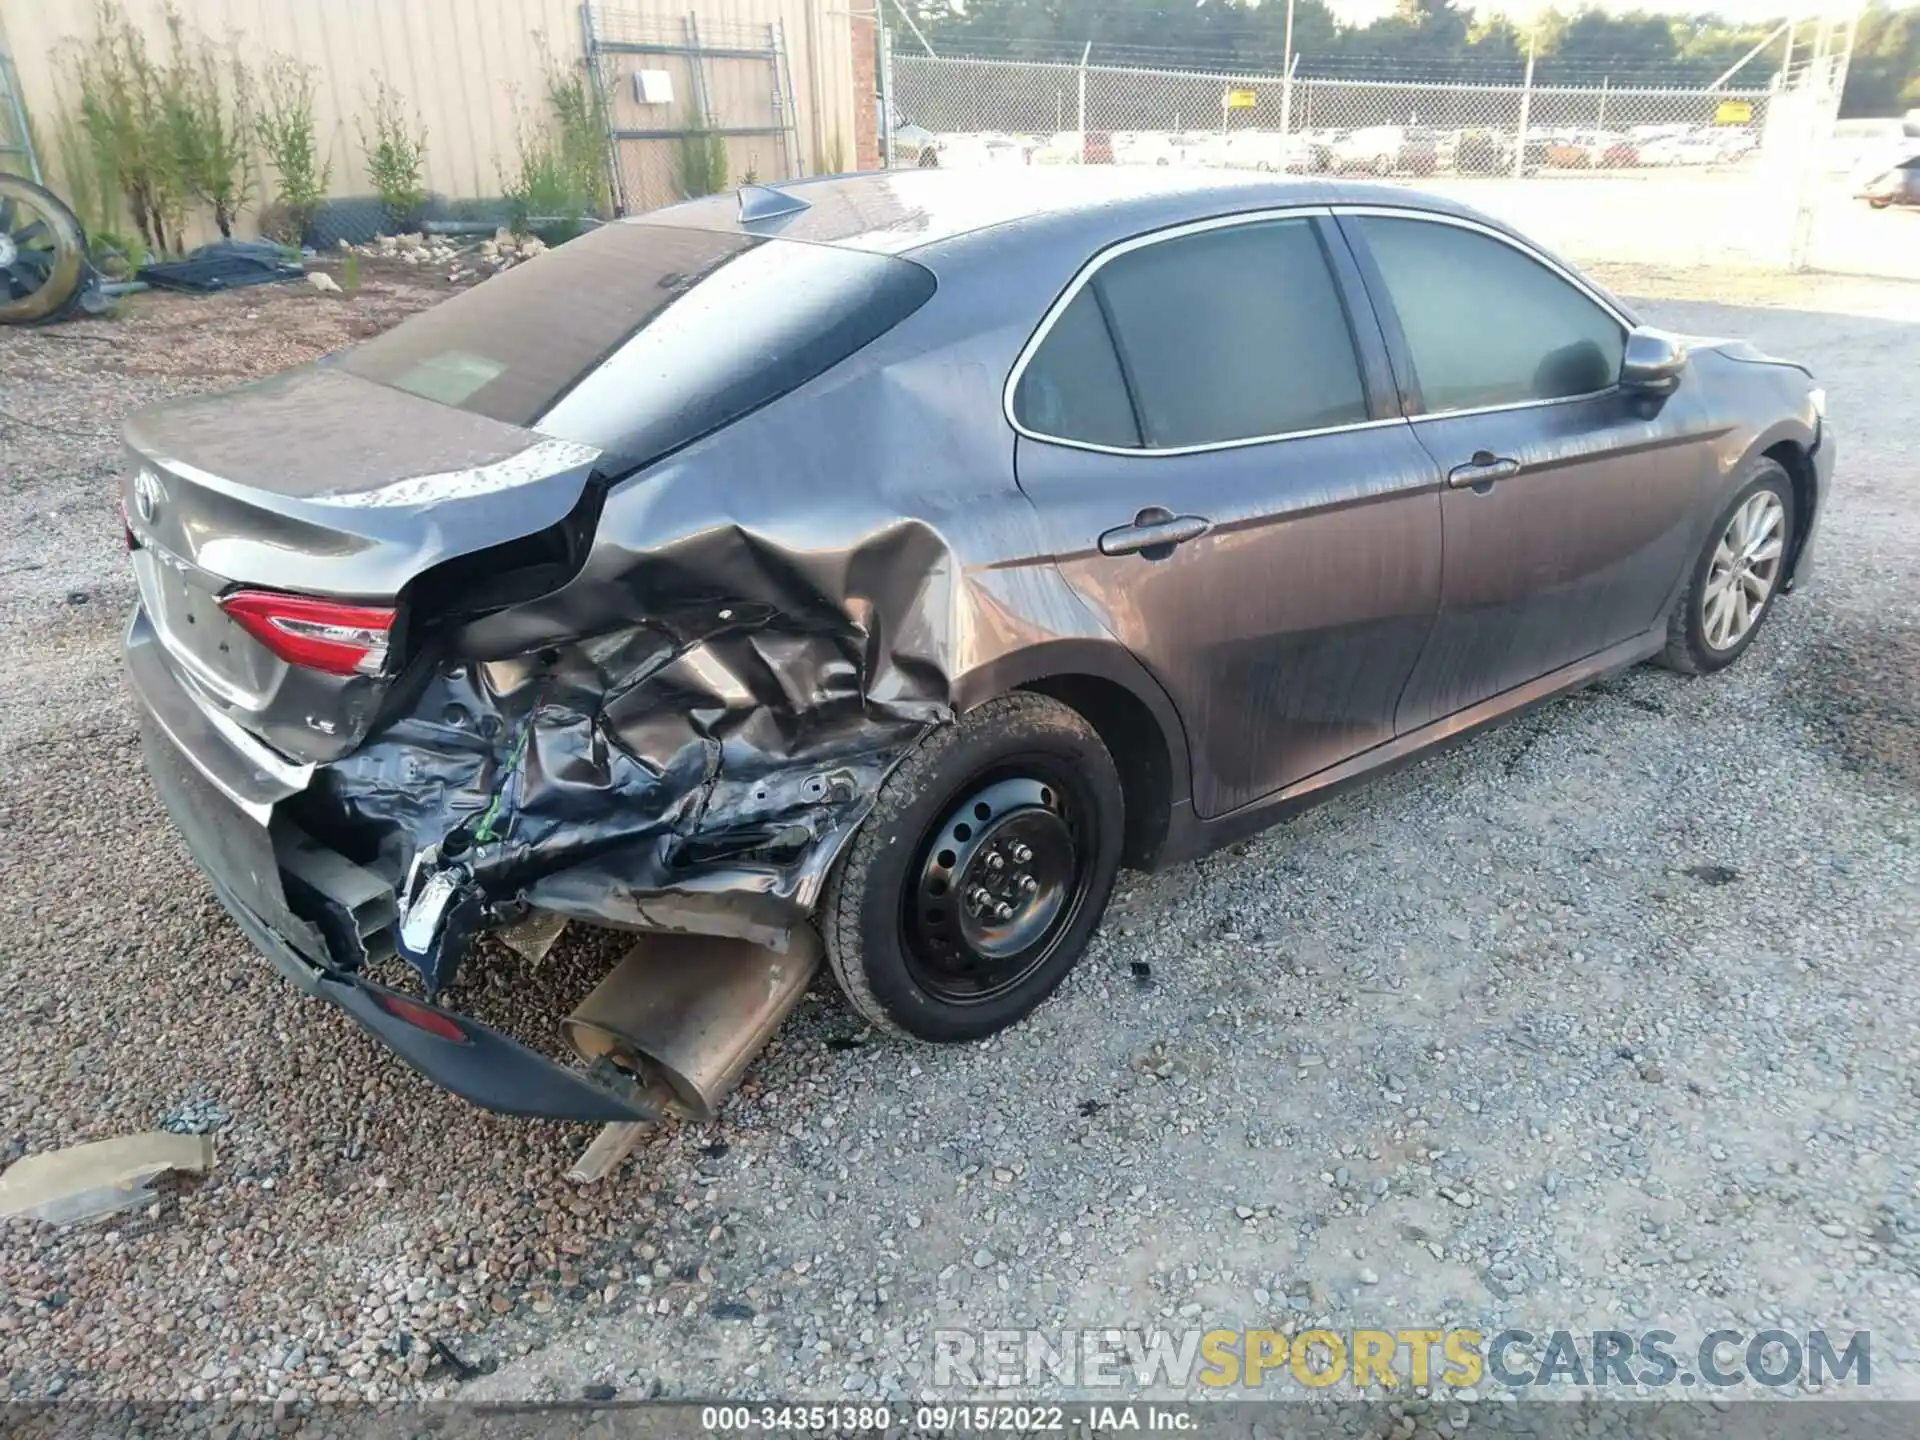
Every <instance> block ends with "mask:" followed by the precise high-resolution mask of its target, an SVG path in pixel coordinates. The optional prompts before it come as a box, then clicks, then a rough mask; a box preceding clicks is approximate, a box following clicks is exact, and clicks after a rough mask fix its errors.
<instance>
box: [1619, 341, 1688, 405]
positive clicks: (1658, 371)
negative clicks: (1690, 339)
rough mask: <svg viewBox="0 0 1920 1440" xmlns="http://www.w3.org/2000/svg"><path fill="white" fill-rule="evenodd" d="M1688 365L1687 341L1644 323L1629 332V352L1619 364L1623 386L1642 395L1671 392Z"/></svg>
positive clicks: (1678, 384) (1677, 385)
mask: <svg viewBox="0 0 1920 1440" xmlns="http://www.w3.org/2000/svg"><path fill="white" fill-rule="evenodd" d="M1686 368H1687V342H1686V341H1684V340H1682V339H1681V338H1680V337H1679V336H1678V335H1670V334H1668V333H1667V332H1666V331H1665V330H1655V329H1653V328H1651V327H1650V326H1646V325H1641V326H1638V327H1636V328H1635V329H1633V330H1630V331H1628V332H1627V353H1626V358H1625V360H1624V361H1622V362H1621V365H1620V388H1621V389H1623V390H1630V391H1633V392H1635V393H1637V394H1641V395H1671V394H1672V393H1673V392H1674V391H1676V390H1678V389H1679V388H1680V372H1681V371H1683V370H1685V369H1686Z"/></svg>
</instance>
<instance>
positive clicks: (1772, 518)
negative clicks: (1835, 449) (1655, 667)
mask: <svg viewBox="0 0 1920 1440" xmlns="http://www.w3.org/2000/svg"><path fill="white" fill-rule="evenodd" d="M1798 523H1799V517H1798V516H1797V515H1796V514H1795V513H1794V500H1793V481H1792V479H1791V478H1790V477H1789V476H1788V474H1787V472H1786V471H1785V470H1784V469H1783V468H1782V467H1781V466H1780V465H1779V463H1778V462H1776V461H1773V460H1769V459H1766V458H1764V457H1762V458H1761V459H1759V460H1756V461H1754V462H1753V463H1752V465H1751V466H1750V467H1749V469H1748V472H1747V480H1746V483H1745V484H1743V485H1742V486H1741V487H1740V489H1739V491H1738V492H1737V493H1736V494H1735V495H1734V497H1733V499H1732V500H1731V501H1730V502H1729V503H1728V505H1727V507H1726V509H1725V510H1723V511H1722V512H1721V513H1720V515H1719V517H1718V518H1717V519H1716V520H1715V521H1714V522H1713V528H1712V529H1710V530H1709V531H1708V532H1707V543H1706V545H1705V547H1704V548H1703V549H1702V550H1701V552H1700V556H1699V558H1698V559H1697V560H1696V561H1695V562H1694V566H1693V574H1692V578H1691V579H1690V580H1689V582H1688V585H1687V593H1686V596H1685V598H1684V599H1682V601H1681V602H1680V604H1679V605H1677V606H1675V607H1674V612H1673V615H1672V617H1671V618H1670V619H1669V620H1668V622H1667V648H1666V649H1665V650H1664V651H1663V652H1662V653H1661V656H1660V661H1661V663H1662V664H1663V665H1665V666H1666V667H1667V668H1668V669H1670V670H1678V671H1679V672H1680V673H1681V674H1683V675H1706V674H1710V673H1711V672H1713V671H1715V670H1722V669H1725V668H1726V667H1727V666H1729V665H1731V664H1732V663H1733V662H1734V661H1736V660H1738V659H1739V658H1740V657H1741V656H1742V655H1744V654H1745V653H1746V650H1747V647H1748V646H1749V645H1751V644H1752V643H1753V639H1754V636H1756V635H1758V634H1759V633H1760V627H1761V625H1763V624H1764V623H1766V618H1767V616H1768V615H1769V614H1771V613H1772V611H1773V602H1774V599H1775V598H1776V597H1777V596H1778V595H1779V593H1780V586H1781V582H1782V581H1783V580H1784V579H1785V578H1786V573H1787V560H1788V557H1790V556H1791V555H1792V554H1793V542H1794V535H1795V533H1796V532H1795V528H1794V527H1795V526H1796V525H1797V524H1798Z"/></svg>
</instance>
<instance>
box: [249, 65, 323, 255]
mask: <svg viewBox="0 0 1920 1440" xmlns="http://www.w3.org/2000/svg"><path fill="white" fill-rule="evenodd" d="M313 104H314V79H313V68H312V67H311V66H309V65H303V64H302V63H301V62H300V61H298V60H295V59H293V58H292V57H291V56H288V55H276V56H275V57H274V58H273V60H272V62H271V63H270V64H269V65H268V66H267V70H266V74H265V76H264V78H263V80H262V83H261V91H260V109H259V113H258V114H257V115H255V116H254V122H253V129H254V134H255V136H256V137H258V139H259V141H260V148H261V149H262V150H264V151H265V152H266V156H267V161H268V163H269V164H271V165H272V166H273V168H274V172H275V174H276V175H277V176H278V177H279V179H278V183H277V185H276V188H275V190H274V196H273V204H272V206H271V207H269V208H270V209H271V210H272V212H273V216H272V219H273V224H274V227H275V228H274V229H271V230H270V229H268V221H269V216H268V210H267V209H263V210H262V211H261V218H260V230H261V233H262V234H264V235H267V236H268V237H269V238H270V239H274V240H278V241H280V242H282V243H283V244H287V245H298V244H300V243H302V242H303V241H304V240H305V239H306V236H307V232H308V231H309V230H310V229H312V227H313V217H314V214H315V212H317V211H318V210H319V208H320V202H321V201H322V200H324V199H325V198H326V194H327V181H328V179H329V177H330V176H331V175H332V173H333V165H332V163H331V162H330V161H328V160H326V159H324V158H323V157H322V155H321V152H320V140H319V136H318V134H317V133H316V131H315V125H314V110H313ZM276 232H277V233H276Z"/></svg>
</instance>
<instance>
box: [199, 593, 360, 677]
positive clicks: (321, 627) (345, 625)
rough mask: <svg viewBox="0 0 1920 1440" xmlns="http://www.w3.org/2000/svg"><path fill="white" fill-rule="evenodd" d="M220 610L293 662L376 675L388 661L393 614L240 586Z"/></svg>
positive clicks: (311, 667)
mask: <svg viewBox="0 0 1920 1440" xmlns="http://www.w3.org/2000/svg"><path fill="white" fill-rule="evenodd" d="M220 608H221V609H222V610H224V611H226V612H227V614H229V615H231V616H232V617H233V618H234V619H235V620H236V621H237V622H238V623H239V624H240V626H241V628H242V629H244V630H245V631H246V632H247V633H248V634H249V635H251V636H253V638H254V639H256V640H258V641H259V642H260V643H261V644H262V645H264V646H266V647H267V649H269V650H271V651H272V652H273V653H274V654H275V655H278V656H279V657H280V658H281V659H282V660H284V661H286V662H287V663H288V664H289V665H301V666H304V667H305V668H307V669H309V670H323V671H325V672H326V673H327V674H329V675H377V674H379V673H380V670H381V668H382V667H383V666H384V665H385V664H386V663H387V636H388V633H389V632H390V631H391V630H392V629H393V616H394V612H393V611H392V610H389V609H383V608H380V607H377V606H372V605H343V604H341V603H340V602H339V601H337V600H317V599H315V598H314V597H313V596H311V595H283V594H281V593H280V592H279V591H277V590H236V591H234V592H233V593H232V594H231V595H227V596H223V597H222V598H221V601H220Z"/></svg>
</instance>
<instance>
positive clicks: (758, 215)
mask: <svg viewBox="0 0 1920 1440" xmlns="http://www.w3.org/2000/svg"><path fill="white" fill-rule="evenodd" d="M812 208H813V207H812V206H810V205H808V204H807V202H806V201H804V200H802V199H801V198H800V197H799V196H798V195H789V194H788V193H787V192H786V191H785V190H776V189H774V188H773V187H772V186H771V185H742V186H741V187H740V223H741V224H743V225H744V224H747V223H749V222H750V221H754V220H777V219H779V218H780V217H781V216H782V215H798V214H799V213H800V212H801V211H802V210H810V209H812Z"/></svg>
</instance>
